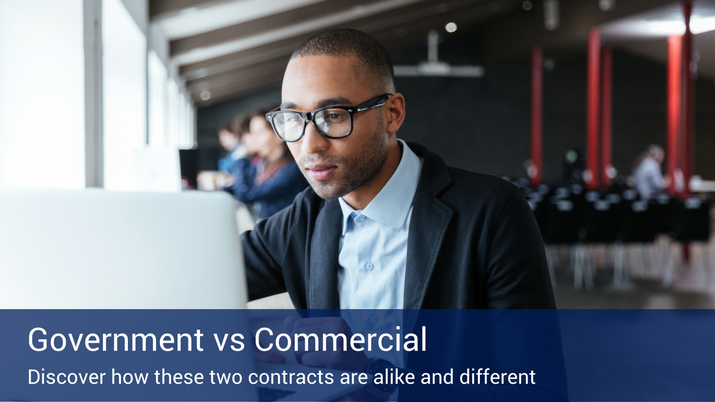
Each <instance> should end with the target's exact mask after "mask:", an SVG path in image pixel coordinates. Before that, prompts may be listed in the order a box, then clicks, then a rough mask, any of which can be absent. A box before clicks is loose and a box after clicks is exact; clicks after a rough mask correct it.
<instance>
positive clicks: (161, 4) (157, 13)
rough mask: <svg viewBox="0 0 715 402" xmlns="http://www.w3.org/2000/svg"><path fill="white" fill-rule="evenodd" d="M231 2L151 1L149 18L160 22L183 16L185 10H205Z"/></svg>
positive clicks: (225, 0)
mask: <svg viewBox="0 0 715 402" xmlns="http://www.w3.org/2000/svg"><path fill="white" fill-rule="evenodd" d="M228 1H230V0H149V18H150V19H151V21H152V22H153V21H158V20H161V19H164V18H168V17H173V16H176V15H179V14H181V12H182V11H184V10H189V9H193V8H198V9H201V8H205V7H210V6H213V5H216V4H221V3H226V2H228Z"/></svg>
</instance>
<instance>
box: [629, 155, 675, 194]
mask: <svg viewBox="0 0 715 402" xmlns="http://www.w3.org/2000/svg"><path fill="white" fill-rule="evenodd" d="M664 159H665V151H663V148H661V147H660V146H659V145H649V146H648V148H646V150H645V152H643V153H642V154H641V155H640V156H638V158H637V159H636V160H635V162H634V163H633V167H634V169H633V180H634V181H635V186H636V189H637V190H638V193H639V194H640V196H641V198H642V199H644V200H647V199H650V198H653V197H655V196H656V195H657V194H658V193H660V192H661V191H663V190H664V189H665V188H666V187H667V181H666V180H665V179H664V178H663V173H662V172H661V170H660V165H661V164H662V163H663V160H664Z"/></svg>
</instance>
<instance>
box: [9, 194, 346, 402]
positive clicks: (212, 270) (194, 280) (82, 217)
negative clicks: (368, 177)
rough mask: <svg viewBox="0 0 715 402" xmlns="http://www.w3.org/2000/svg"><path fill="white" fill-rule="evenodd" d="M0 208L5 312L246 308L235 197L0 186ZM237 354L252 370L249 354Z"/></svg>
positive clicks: (324, 393)
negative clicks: (11, 188) (6, 310)
mask: <svg viewBox="0 0 715 402" xmlns="http://www.w3.org/2000/svg"><path fill="white" fill-rule="evenodd" d="M0 206H1V207H0V256H1V257H0V258H1V261H2V262H1V263H0V308H2V309H244V308H245V307H246V301H247V291H246V279H245V273H244V265H243V255H242V253H241V247H240V240H239V237H238V230H237V222H236V206H237V203H236V201H235V200H234V199H233V198H232V197H231V196H230V195H228V194H225V193H205V192H182V193H159V192H148V193H141V192H113V191H105V190H99V189H88V190H35V189H32V190H30V189H27V190H24V189H23V190H8V189H5V190H2V189H0ZM249 344H250V343H249ZM237 356H242V357H245V358H247V359H250V360H251V361H250V362H247V364H248V365H249V367H251V365H252V364H253V363H252V356H251V354H250V353H245V354H244V353H242V354H238V355H237ZM284 367H285V366H284ZM260 369H261V370H267V371H271V369H270V366H267V367H266V366H264V365H263V364H262V365H261V368H260ZM274 369H275V370H282V367H276V368H274ZM305 370H306V371H310V370H311V369H310V368H305ZM316 371H317V370H316ZM327 371H330V370H325V369H323V372H327ZM334 372H335V373H336V375H335V378H340V373H341V372H339V371H334ZM280 387H281V388H283V389H285V390H287V391H295V393H291V394H290V395H289V396H288V397H287V398H288V399H290V400H332V399H335V398H337V397H339V396H341V395H344V394H346V393H347V392H350V391H352V390H353V389H354V387H346V386H344V385H340V384H339V383H338V384H334V385H333V386H320V387H311V388H310V390H309V391H310V393H309V394H306V392H307V391H308V390H306V389H305V388H295V387H288V386H282V385H281V386H280ZM273 388H276V387H273Z"/></svg>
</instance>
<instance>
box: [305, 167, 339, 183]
mask: <svg viewBox="0 0 715 402" xmlns="http://www.w3.org/2000/svg"><path fill="white" fill-rule="evenodd" d="M305 168H306V169H307V170H308V174H310V177H312V178H313V179H314V180H318V181H323V180H327V179H329V178H330V177H331V176H332V175H333V173H335V170H337V168H338V167H337V166H335V165H327V164H324V163H316V164H311V165H307V166H306V167H305Z"/></svg>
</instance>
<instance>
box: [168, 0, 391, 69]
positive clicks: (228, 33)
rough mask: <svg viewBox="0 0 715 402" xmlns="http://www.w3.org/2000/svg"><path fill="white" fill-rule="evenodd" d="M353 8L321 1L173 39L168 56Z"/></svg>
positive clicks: (349, 4)
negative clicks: (327, 12)
mask: <svg viewBox="0 0 715 402" xmlns="http://www.w3.org/2000/svg"><path fill="white" fill-rule="evenodd" d="M377 1H379V0H362V1H361V2H360V3H359V6H364V5H365V4H369V3H374V2H377ZM357 6H358V5H356V4H355V3H354V2H350V1H333V2H330V4H329V5H328V4H325V3H324V2H320V3H315V4H309V5H307V6H304V7H300V8H296V9H292V10H288V11H284V12H282V13H278V14H273V15H268V16H265V17H262V18H257V19H254V20H250V21H246V22H242V23H240V24H236V25H232V26H229V27H225V28H220V29H216V30H214V31H210V32H205V33H201V34H198V35H194V36H189V37H187V38H181V39H176V40H173V41H171V42H170V48H171V56H172V57H175V56H178V55H181V54H185V53H188V52H190V51H192V50H194V49H197V48H203V47H209V46H214V45H218V44H221V43H226V42H231V41H235V40H239V39H243V38H246V37H249V36H255V35H260V34H263V33H266V32H270V31H274V30H275V29H276V27H285V26H289V25H296V24H300V23H303V22H307V21H310V20H313V19H315V18H316V17H323V16H325V15H326V10H327V11H329V13H330V14H335V13H339V12H342V11H345V10H348V9H351V8H353V7H357Z"/></svg>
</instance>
